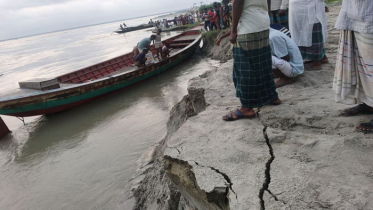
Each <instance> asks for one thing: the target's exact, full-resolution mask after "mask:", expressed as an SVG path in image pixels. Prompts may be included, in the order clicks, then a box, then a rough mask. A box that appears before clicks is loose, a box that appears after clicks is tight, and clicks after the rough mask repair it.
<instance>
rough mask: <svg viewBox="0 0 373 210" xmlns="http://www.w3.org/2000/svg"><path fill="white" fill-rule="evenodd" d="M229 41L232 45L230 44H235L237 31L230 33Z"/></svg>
mask: <svg viewBox="0 0 373 210" xmlns="http://www.w3.org/2000/svg"><path fill="white" fill-rule="evenodd" d="M229 41H230V42H231V43H232V44H236V42H237V31H232V32H231V35H230V37H229Z"/></svg>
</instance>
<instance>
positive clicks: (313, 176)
mask: <svg viewBox="0 0 373 210" xmlns="http://www.w3.org/2000/svg"><path fill="white" fill-rule="evenodd" d="M339 9H340V6H335V7H332V8H331V12H330V13H329V14H328V22H329V23H328V25H329V29H328V31H329V41H328V43H327V45H326V49H327V55H328V56H329V60H330V63H329V64H326V65H324V66H323V68H324V69H323V70H321V71H306V72H305V74H304V75H303V76H301V77H299V78H297V80H296V83H294V84H292V85H289V86H285V87H283V88H280V89H278V92H279V95H280V98H281V99H282V101H283V104H282V105H280V106H266V107H262V108H261V110H260V120H259V119H253V120H239V121H235V122H225V121H223V120H222V119H221V117H222V116H223V115H225V114H227V113H228V112H229V111H232V110H234V109H236V108H238V107H239V106H240V103H239V101H238V99H236V98H235V96H234V95H235V89H234V86H233V81H232V77H231V75H232V65H233V63H232V60H230V61H228V62H227V63H225V64H222V66H221V67H219V68H218V69H216V70H211V71H208V72H206V73H204V74H203V75H201V76H200V77H198V78H194V79H192V80H191V81H190V84H189V90H190V91H189V93H190V95H188V96H186V97H184V99H183V101H181V102H180V103H179V104H178V105H177V106H175V108H174V109H173V111H172V112H171V117H170V121H169V124H168V127H169V135H168V136H167V138H166V139H165V140H164V141H163V142H161V145H163V144H164V145H163V147H164V149H165V150H164V153H162V156H163V155H164V159H161V158H158V159H156V161H155V162H156V164H158V166H159V165H161V162H162V161H163V168H164V171H162V170H161V171H160V172H159V174H160V175H159V174H158V172H157V171H156V170H153V171H155V173H154V176H153V177H152V176H150V178H148V179H145V182H144V183H143V184H142V185H143V186H145V187H144V188H141V190H144V192H146V195H147V196H148V198H146V197H143V200H145V202H148V203H149V200H150V197H151V199H153V200H154V201H152V202H150V203H151V205H150V204H149V205H147V207H145V206H140V207H139V208H138V209H162V210H163V209H172V210H182V209H188V210H189V209H190V210H192V209H193V210H195V209H198V210H205V209H206V210H209V209H232V210H259V209H266V210H303V209H304V210H308V209H317V210H318V209H332V210H355V209H356V210H373V165H372V164H371V161H372V159H373V136H372V135H364V134H362V133H358V132H356V131H355V128H354V127H355V124H356V123H357V122H359V121H362V120H363V121H367V120H370V119H371V118H372V116H358V117H349V118H343V117H340V116H339V110H342V109H344V108H346V106H344V105H342V104H336V103H334V93H333V91H332V89H331V87H332V80H333V75H334V65H335V55H336V49H337V44H338V37H339V31H337V30H335V29H333V26H334V23H335V20H336V17H337V14H338V12H339ZM197 113H198V114H197ZM161 151H162V152H163V150H161ZM269 151H270V152H269ZM275 157H276V158H275ZM156 167H157V166H156ZM164 174H166V175H167V177H168V178H169V179H166V178H165V177H166V176H164ZM157 183H161V185H157ZM149 189H151V190H150V192H149ZM152 189H154V190H152ZM144 192H140V193H142V194H144ZM166 193H170V194H171V195H169V196H166V195H165V194H166ZM157 196H158V197H157ZM157 198H158V199H157ZM140 203H141V202H140ZM163 203H164V204H165V205H163ZM161 204H162V205H163V206H162V205H161ZM166 204H167V205H166Z"/></svg>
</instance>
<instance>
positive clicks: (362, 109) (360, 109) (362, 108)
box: [341, 104, 373, 117]
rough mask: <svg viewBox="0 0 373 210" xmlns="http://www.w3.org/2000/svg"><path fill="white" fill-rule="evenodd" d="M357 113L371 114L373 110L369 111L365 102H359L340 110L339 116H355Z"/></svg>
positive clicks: (369, 108)
mask: <svg viewBox="0 0 373 210" xmlns="http://www.w3.org/2000/svg"><path fill="white" fill-rule="evenodd" d="M359 114H373V111H371V107H370V106H368V105H366V104H359V105H357V106H355V107H352V108H349V109H345V110H343V111H342V112H341V116H345V117H348V116H356V115H359Z"/></svg>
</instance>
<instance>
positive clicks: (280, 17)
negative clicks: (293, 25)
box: [269, 10, 289, 29]
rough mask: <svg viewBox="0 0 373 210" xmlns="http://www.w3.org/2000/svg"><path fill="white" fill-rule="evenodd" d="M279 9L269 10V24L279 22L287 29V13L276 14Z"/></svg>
mask: <svg viewBox="0 0 373 210" xmlns="http://www.w3.org/2000/svg"><path fill="white" fill-rule="evenodd" d="M278 12H279V10H275V11H271V14H272V15H271V16H270V17H269V18H270V20H271V24H276V23H277V24H280V25H282V26H285V27H286V28H287V29H288V28H289V16H288V14H287V13H286V14H284V15H280V14H278Z"/></svg>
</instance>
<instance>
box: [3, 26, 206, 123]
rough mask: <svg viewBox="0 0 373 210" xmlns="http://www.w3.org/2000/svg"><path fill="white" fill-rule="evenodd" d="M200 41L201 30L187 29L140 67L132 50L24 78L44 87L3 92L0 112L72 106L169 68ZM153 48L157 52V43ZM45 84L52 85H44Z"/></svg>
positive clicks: (25, 113) (23, 113)
mask: <svg viewBox="0 0 373 210" xmlns="http://www.w3.org/2000/svg"><path fill="white" fill-rule="evenodd" d="M200 41H201V32H200V31H198V30H192V31H186V32H184V33H182V34H179V35H177V36H175V37H172V38H170V39H167V40H165V41H163V42H167V43H169V44H170V46H171V48H173V51H172V52H171V54H170V57H168V58H165V59H163V60H161V61H159V62H156V63H154V64H150V65H147V66H144V67H141V68H137V67H136V66H134V65H133V64H134V60H135V59H134V57H133V54H132V52H130V53H127V54H124V55H121V56H118V57H116V58H113V59H110V60H107V61H104V62H101V63H98V64H95V65H92V66H89V67H86V68H83V69H80V70H77V71H74V72H71V73H68V74H65V75H61V76H58V77H56V78H50V79H44V80H39V82H35V81H38V80H37V79H34V83H31V82H30V83H27V82H24V83H25V84H26V85H30V84H33V85H34V86H35V83H37V85H38V86H39V88H40V87H41V88H40V90H35V89H16V90H15V91H14V92H12V93H11V94H9V95H8V96H0V115H8V116H15V117H28V116H36V115H47V114H54V113H58V112H62V111H66V110H69V109H72V108H74V107H76V106H79V105H82V104H84V103H88V102H90V101H93V100H95V99H98V98H101V97H103V96H105V95H108V94H110V93H113V92H116V91H119V90H121V89H124V88H126V87H128V86H130V85H133V84H136V83H138V82H140V81H142V80H145V79H148V78H150V77H152V76H154V75H157V74H159V73H161V72H163V71H166V70H168V69H170V68H171V67H173V66H175V65H177V64H178V63H180V62H182V61H183V60H185V59H187V58H188V57H189V56H191V55H192V54H193V53H194V52H195V51H196V49H198V48H199V45H200ZM150 50H151V51H152V52H153V54H155V53H156V49H155V48H154V46H151V47H150ZM20 84H21V83H20ZM42 86H43V87H52V86H53V88H51V89H48V88H46V89H42V88H43V87H42Z"/></svg>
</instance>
